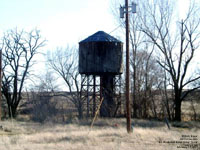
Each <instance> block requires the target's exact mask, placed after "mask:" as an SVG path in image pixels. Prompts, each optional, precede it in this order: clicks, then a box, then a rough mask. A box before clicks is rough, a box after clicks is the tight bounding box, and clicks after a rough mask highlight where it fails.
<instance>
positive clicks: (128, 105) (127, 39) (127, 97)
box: [125, 0, 131, 133]
mask: <svg viewBox="0 0 200 150" xmlns="http://www.w3.org/2000/svg"><path fill="white" fill-rule="evenodd" d="M125 7H126V8H125V9H126V21H125V22H126V111H127V112H126V121H127V132H128V133H130V132H131V112H130V94H129V92H130V85H129V83H130V75H129V59H130V54H129V12H128V0H125Z"/></svg>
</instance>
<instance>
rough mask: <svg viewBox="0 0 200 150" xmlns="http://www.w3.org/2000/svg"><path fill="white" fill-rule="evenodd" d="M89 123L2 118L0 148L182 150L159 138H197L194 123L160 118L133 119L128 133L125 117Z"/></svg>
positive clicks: (199, 131)
mask: <svg viewBox="0 0 200 150" xmlns="http://www.w3.org/2000/svg"><path fill="white" fill-rule="evenodd" d="M89 123H90V121H80V122H79V121H78V120H76V121H74V122H73V123H71V124H55V123H45V124H38V123H33V122H18V121H13V122H11V121H3V122H0V125H2V126H3V129H1V131H0V150H176V149H178V150H185V149H181V148H177V146H178V144H166V143H162V144H161V143H159V141H177V140H179V139H180V138H181V137H182V135H197V136H198V138H199V139H200V128H199V127H198V123H197V124H196V125H194V126H193V128H174V127H172V128H171V130H168V129H167V127H166V125H165V123H163V122H155V121H145V120H134V130H133V133H132V134H127V132H126V121H125V119H104V120H102V119H98V120H97V121H96V122H95V124H94V127H93V128H92V129H90V126H89ZM198 142H199V141H198ZM199 143H200V142H199ZM179 145H180V144H179ZM196 149H197V148H196Z"/></svg>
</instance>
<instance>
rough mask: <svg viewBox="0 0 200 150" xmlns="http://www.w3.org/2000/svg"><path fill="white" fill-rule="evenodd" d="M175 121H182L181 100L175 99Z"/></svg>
mask: <svg viewBox="0 0 200 150" xmlns="http://www.w3.org/2000/svg"><path fill="white" fill-rule="evenodd" d="M174 121H181V100H180V99H175V118H174Z"/></svg>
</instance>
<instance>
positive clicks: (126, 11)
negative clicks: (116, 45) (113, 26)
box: [120, 0, 136, 133]
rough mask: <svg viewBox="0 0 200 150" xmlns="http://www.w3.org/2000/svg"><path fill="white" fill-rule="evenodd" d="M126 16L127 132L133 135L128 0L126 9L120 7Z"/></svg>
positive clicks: (134, 8)
mask: <svg viewBox="0 0 200 150" xmlns="http://www.w3.org/2000/svg"><path fill="white" fill-rule="evenodd" d="M130 7H131V8H132V13H136V4H135V3H132V6H130ZM124 13H125V14H126V17H125V23H126V121H127V132H128V133H131V110H130V74H129V72H130V69H129V59H130V52H129V4H128V0H125V7H122V6H121V7H120V18H124Z"/></svg>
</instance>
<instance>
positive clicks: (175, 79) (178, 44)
mask: <svg viewBox="0 0 200 150" xmlns="http://www.w3.org/2000/svg"><path fill="white" fill-rule="evenodd" d="M170 2H171V1H167V0H166V1H163V0H162V1H161V0H157V1H153V3H151V2H146V3H145V4H144V5H143V7H142V9H144V10H146V13H145V14H143V16H142V15H141V16H140V17H141V19H142V21H143V23H142V24H141V31H142V32H144V33H145V34H146V35H147V36H148V37H149V42H151V43H152V44H155V46H156V49H157V50H158V51H157V52H158V53H159V59H158V63H159V64H160V66H161V67H162V68H163V69H165V70H166V72H167V73H168V74H169V76H170V78H171V80H172V86H173V92H174V105H175V118H174V120H176V121H181V103H182V101H183V100H184V99H185V98H186V96H187V95H188V94H189V93H190V92H192V91H194V90H196V89H198V88H199V87H200V86H196V87H192V86H191V84H192V83H193V82H195V81H196V80H199V79H200V76H199V75H195V74H192V73H191V72H189V71H190V69H191V65H192V61H193V58H194V54H195V51H197V50H198V48H199V42H200V37H199V36H200V32H199V27H200V26H199V24H200V19H199V17H198V16H199V8H197V6H198V5H195V4H194V3H193V4H191V5H190V8H189V10H188V13H187V15H186V17H185V19H183V20H181V21H178V22H176V20H174V18H173V17H174V16H173V14H175V12H174V9H173V5H174V4H172V3H170ZM145 18H148V20H146V19H145ZM175 25H177V26H176V27H175ZM189 73H190V74H189ZM186 88H189V90H187V92H184V93H183V90H184V89H186Z"/></svg>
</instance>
